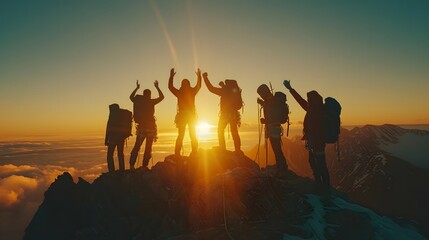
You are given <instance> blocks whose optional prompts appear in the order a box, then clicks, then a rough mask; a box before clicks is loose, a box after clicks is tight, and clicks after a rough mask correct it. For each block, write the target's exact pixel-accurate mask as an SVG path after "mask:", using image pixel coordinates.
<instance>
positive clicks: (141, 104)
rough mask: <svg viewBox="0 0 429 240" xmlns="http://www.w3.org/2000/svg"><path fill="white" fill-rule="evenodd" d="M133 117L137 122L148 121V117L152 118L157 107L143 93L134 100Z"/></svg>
mask: <svg viewBox="0 0 429 240" xmlns="http://www.w3.org/2000/svg"><path fill="white" fill-rule="evenodd" d="M133 111H134V115H133V119H134V122H135V123H138V124H141V123H143V122H145V120H146V121H147V119H149V118H151V117H152V116H153V115H154V113H155V109H154V106H153V104H152V103H151V102H150V100H147V99H144V98H143V96H142V95H137V96H135V100H134V102H133Z"/></svg>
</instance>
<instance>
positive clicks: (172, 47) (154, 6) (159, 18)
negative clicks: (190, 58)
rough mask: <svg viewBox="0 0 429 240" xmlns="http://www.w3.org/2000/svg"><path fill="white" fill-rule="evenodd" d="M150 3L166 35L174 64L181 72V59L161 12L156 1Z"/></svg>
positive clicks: (152, 0)
mask: <svg viewBox="0 0 429 240" xmlns="http://www.w3.org/2000/svg"><path fill="white" fill-rule="evenodd" d="M150 3H151V6H152V9H153V11H154V13H155V15H156V18H157V19H158V23H159V25H160V26H161V29H162V32H163V33H164V36H165V40H166V41H167V45H168V48H169V49H170V53H171V57H172V58H173V61H174V64H175V65H176V67H177V69H178V70H179V71H180V64H179V59H178V57H177V52H176V48H175V47H174V44H173V40H172V38H171V36H170V33H169V32H168V29H167V26H166V25H165V22H164V19H163V17H162V15H161V12H160V11H159V9H158V7H157V5H156V3H155V1H154V0H151V1H150Z"/></svg>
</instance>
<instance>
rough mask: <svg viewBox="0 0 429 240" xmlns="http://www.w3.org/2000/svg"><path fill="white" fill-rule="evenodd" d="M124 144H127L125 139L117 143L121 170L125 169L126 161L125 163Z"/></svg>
mask: <svg viewBox="0 0 429 240" xmlns="http://www.w3.org/2000/svg"><path fill="white" fill-rule="evenodd" d="M124 145H125V139H124V140H120V141H118V145H117V149H116V150H117V151H118V162H119V171H124V170H125V163H124Z"/></svg>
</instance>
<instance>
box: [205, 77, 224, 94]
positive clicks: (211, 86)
mask: <svg viewBox="0 0 429 240" xmlns="http://www.w3.org/2000/svg"><path fill="white" fill-rule="evenodd" d="M203 78H204V83H205V84H206V86H207V89H208V90H209V91H210V92H212V93H214V94H216V95H219V96H220V95H221V93H222V88H217V87H214V86H213V85H212V84H211V82H210V80H209V75H208V74H207V72H205V73H203Z"/></svg>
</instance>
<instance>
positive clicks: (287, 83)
mask: <svg viewBox="0 0 429 240" xmlns="http://www.w3.org/2000/svg"><path fill="white" fill-rule="evenodd" d="M283 85H284V86H285V87H286V88H287V89H289V92H290V93H291V94H292V96H293V98H295V100H296V101H297V102H298V103H299V105H300V106H301V107H302V108H303V109H304V110H305V111H307V109H308V102H307V101H306V100H305V99H304V98H302V97H301V95H299V93H298V92H297V91H295V89H293V88H292V86H291V85H290V80H284V81H283Z"/></svg>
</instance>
